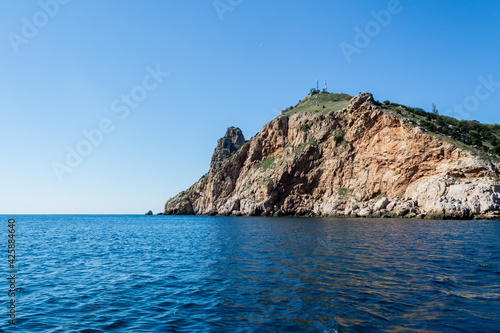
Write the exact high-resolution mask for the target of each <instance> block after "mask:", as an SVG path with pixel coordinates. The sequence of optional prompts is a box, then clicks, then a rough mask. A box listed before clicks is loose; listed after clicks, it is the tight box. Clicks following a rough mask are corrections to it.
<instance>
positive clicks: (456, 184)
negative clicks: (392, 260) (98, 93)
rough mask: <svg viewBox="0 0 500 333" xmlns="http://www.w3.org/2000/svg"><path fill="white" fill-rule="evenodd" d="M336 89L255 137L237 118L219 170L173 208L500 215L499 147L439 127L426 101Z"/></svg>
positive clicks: (214, 166)
mask: <svg viewBox="0 0 500 333" xmlns="http://www.w3.org/2000/svg"><path fill="white" fill-rule="evenodd" d="M318 95H321V94H318ZM330 95H331V96H333V94H329V95H328V96H326V95H325V96H323V97H321V98H323V99H318V98H319V97H318V96H314V95H308V96H307V97H306V98H305V99H304V101H301V102H300V103H299V104H298V105H297V106H295V108H290V109H287V110H286V111H284V112H282V115H280V116H279V117H277V118H276V119H274V120H272V121H271V122H269V123H268V124H266V125H265V126H264V127H263V128H262V130H261V131H260V132H259V133H258V134H257V135H256V136H255V137H253V138H252V139H251V140H249V141H245V139H244V137H243V133H242V132H241V130H240V129H238V128H234V127H230V128H228V130H227V133H226V135H225V136H224V137H223V138H221V139H220V140H219V141H218V143H217V147H216V148H215V151H214V155H213V157H212V162H211V164H210V171H209V172H208V173H207V174H206V175H204V176H203V177H202V178H201V179H200V180H199V181H198V182H197V183H195V184H194V185H192V186H191V187H190V188H189V189H187V190H186V191H183V192H181V193H179V194H178V195H176V196H175V197H173V198H171V199H170V200H168V202H167V203H166V205H165V210H164V214H165V215H194V214H196V215H235V216H240V215H262V216H348V217H408V218H412V217H415V218H454V219H459V218H460V219H462V218H496V217H499V216H500V182H499V175H500V174H499V172H500V163H499V162H498V156H497V155H496V154H494V153H492V152H491V151H490V152H485V149H486V148H484V147H483V148H484V149H483V150H480V149H479V150H478V146H477V145H465V144H462V143H461V142H459V141H454V140H453V139H452V138H451V137H450V139H449V140H448V138H447V137H446V136H445V135H441V134H439V133H437V130H436V133H434V132H433V131H431V130H429V129H428V128H429V126H430V127H431V129H432V126H434V125H433V124H430V122H429V121H428V120H429V119H430V120H431V121H432V119H435V118H436V117H434V118H432V117H430V116H427V115H426V114H425V113H422V111H418V110H417V111H415V112H413V111H412V110H411V109H410V108H407V107H404V106H401V105H399V104H390V102H388V101H387V102H388V103H386V102H384V103H378V102H376V101H374V99H373V96H372V95H371V94H369V93H364V94H359V95H358V96H355V97H353V98H352V99H350V100H349V99H346V98H345V96H340V97H338V96H337V97H335V98H333V97H330ZM315 98H316V99H315ZM328 98H330V100H328ZM349 98H350V96H349ZM336 99H337V100H336ZM322 104H323V105H322ZM306 105H308V108H306V107H305V106H306ZM335 108H337V109H338V110H337V109H335ZM330 109H331V110H330ZM309 110H310V111H309ZM408 110H409V111H408ZM410 111H412V112H413V113H412V112H410ZM406 115H408V116H406ZM410 115H411V116H410ZM419 115H423V116H427V120H425V118H422V120H419V119H420V118H418V117H419ZM436 119H441V118H439V117H437V118H436ZM422 124H424V125H425V126H422ZM429 124H430V125H429ZM443 126H444V127H443ZM455 127H457V126H455ZM455 127H454V126H453V125H446V124H445V125H442V127H441V128H442V129H444V130H443V132H445V133H451V132H453V130H454V128H455ZM457 128H458V127H457ZM453 133H455V132H453ZM483 134H484V133H483ZM453 135H455V136H458V137H459V138H460V135H459V134H453ZM485 135H486V134H485ZM488 135H490V134H488ZM495 138H496V135H495ZM495 138H493V139H492V140H493V141H494V140H495ZM487 150H488V149H486V151H487Z"/></svg>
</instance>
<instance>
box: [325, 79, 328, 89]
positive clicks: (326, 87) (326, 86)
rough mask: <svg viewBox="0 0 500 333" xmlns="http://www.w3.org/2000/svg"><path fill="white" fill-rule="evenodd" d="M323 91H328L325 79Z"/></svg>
mask: <svg viewBox="0 0 500 333" xmlns="http://www.w3.org/2000/svg"><path fill="white" fill-rule="evenodd" d="M325 92H328V89H327V85H326V80H325Z"/></svg>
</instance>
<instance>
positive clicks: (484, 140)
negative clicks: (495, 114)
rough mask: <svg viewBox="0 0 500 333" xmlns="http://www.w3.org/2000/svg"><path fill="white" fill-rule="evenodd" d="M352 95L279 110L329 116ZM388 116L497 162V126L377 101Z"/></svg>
mask: <svg viewBox="0 0 500 333" xmlns="http://www.w3.org/2000/svg"><path fill="white" fill-rule="evenodd" d="M351 98H352V96H350V95H348V94H337V93H328V92H320V93H314V94H309V95H307V96H306V98H304V100H301V101H299V103H298V104H297V105H295V106H291V107H289V108H287V109H286V110H284V111H282V113H281V115H282V116H283V115H286V116H290V115H292V114H295V113H297V112H313V113H322V114H328V113H330V112H336V111H339V110H342V109H344V108H346V107H347V106H348V105H349V101H350V100H351ZM376 103H377V105H378V106H379V107H380V108H381V109H382V110H385V111H386V112H387V113H389V114H391V115H393V116H396V117H400V118H405V119H407V120H409V121H410V122H411V123H412V124H413V125H415V126H418V127H421V128H422V129H423V130H424V131H426V132H429V133H430V134H433V135H435V136H437V137H439V138H440V139H442V140H445V141H447V142H450V143H452V144H454V145H456V146H458V147H461V148H463V149H466V150H469V151H472V152H475V153H476V154H478V155H481V156H482V157H485V158H488V159H493V160H496V161H498V160H500V158H499V156H500V125H498V124H492V125H485V124H481V123H480V122H478V121H475V120H471V121H469V120H458V119H455V118H452V117H448V116H442V115H439V114H438V113H437V112H434V113H433V112H426V111H425V110H423V109H421V108H414V107H409V106H405V105H401V104H398V103H391V102H390V101H384V102H382V103H380V102H376Z"/></svg>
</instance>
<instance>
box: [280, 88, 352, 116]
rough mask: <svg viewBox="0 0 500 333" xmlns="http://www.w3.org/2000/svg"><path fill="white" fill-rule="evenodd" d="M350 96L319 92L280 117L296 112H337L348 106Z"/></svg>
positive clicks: (290, 108)
mask: <svg viewBox="0 0 500 333" xmlns="http://www.w3.org/2000/svg"><path fill="white" fill-rule="evenodd" d="M351 98H352V96H351V95H347V94H333V93H325V92H321V93H319V94H314V95H307V96H306V98H304V100H302V101H300V102H299V103H298V104H297V105H295V106H293V107H289V108H288V109H286V110H285V111H284V113H282V115H286V116H290V115H292V114H294V113H297V112H314V113H322V114H328V113H330V112H332V111H339V110H342V109H343V108H346V107H347V106H348V105H349V101H350V100H351Z"/></svg>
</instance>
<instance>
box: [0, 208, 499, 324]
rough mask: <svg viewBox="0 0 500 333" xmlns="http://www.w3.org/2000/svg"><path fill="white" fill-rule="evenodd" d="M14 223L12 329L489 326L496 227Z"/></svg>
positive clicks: (206, 220)
mask: <svg viewBox="0 0 500 333" xmlns="http://www.w3.org/2000/svg"><path fill="white" fill-rule="evenodd" d="M3 220H4V222H5V225H6V224H7V217H3ZM16 221H17V224H18V230H17V233H18V235H17V253H18V260H19V261H18V269H19V274H18V281H17V283H18V287H19V288H20V291H19V292H18V293H17V304H18V307H17V314H18V321H17V324H16V325H15V329H14V331H19V332H108V331H116V332H499V331H500V249H499V244H500V222H499V221H415V220H412V221H409V220H347V219H346V220H339V219H315V218H307V219H305V218H304V219H302V218H260V217H255V218H251V217H236V218H233V217H170V216H76V215H74V216H60V215H53V216H48V215H47V216H18V217H16ZM3 229H4V230H5V229H6V227H5V228H3ZM5 235H6V231H5ZM3 239H4V241H2V243H3V244H4V245H3V247H4V248H6V247H7V246H6V236H4V237H3ZM3 252H4V257H5V258H4V259H3V260H2V266H1V267H2V271H4V272H5V271H6V268H7V266H6V261H7V254H6V250H5V251H3ZM3 275H5V277H6V273H4V274H3ZM5 277H2V279H1V283H0V288H2V289H1V290H3V291H0V300H1V302H2V304H4V305H2V307H1V310H0V314H1V319H0V329H1V330H2V331H7V330H9V331H10V330H11V329H12V328H11V327H9V325H8V323H7V311H6V304H7V301H8V298H7V289H8V286H7V282H6V278H5Z"/></svg>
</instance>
